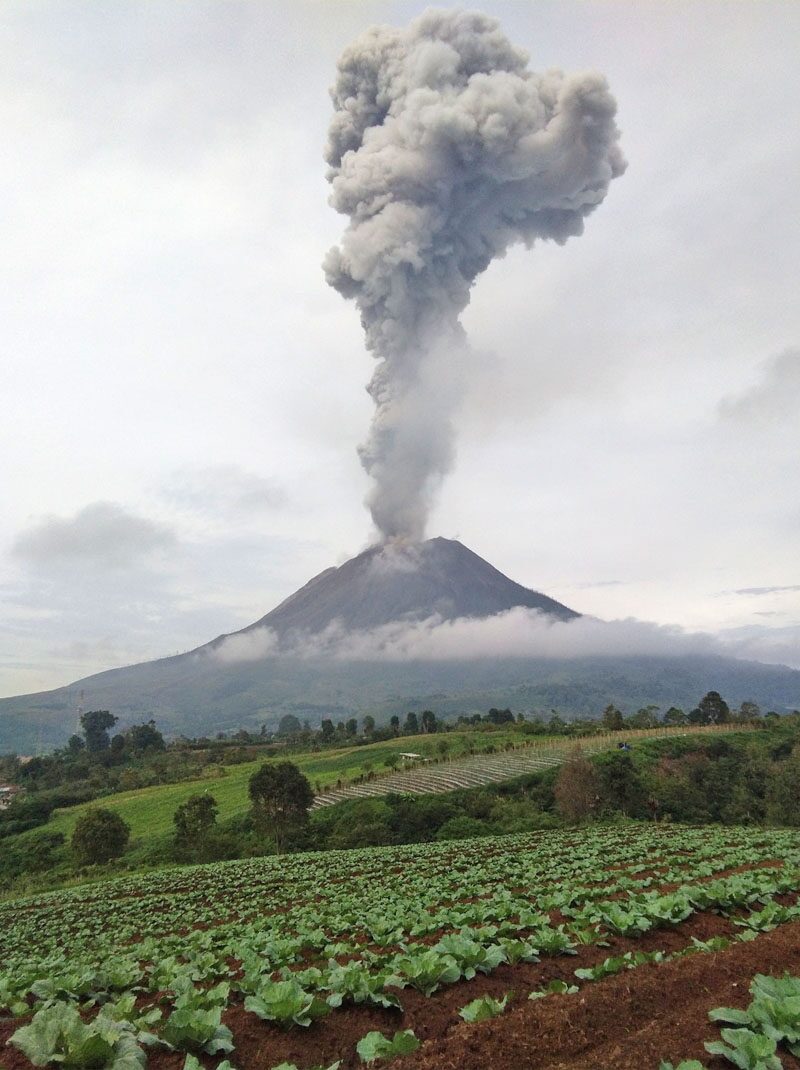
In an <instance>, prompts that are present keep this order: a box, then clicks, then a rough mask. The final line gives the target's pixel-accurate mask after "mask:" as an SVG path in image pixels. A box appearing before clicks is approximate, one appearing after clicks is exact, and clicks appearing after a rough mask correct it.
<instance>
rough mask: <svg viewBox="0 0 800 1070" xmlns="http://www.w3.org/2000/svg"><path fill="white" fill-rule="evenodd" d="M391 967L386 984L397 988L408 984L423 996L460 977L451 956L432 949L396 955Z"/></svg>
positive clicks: (459, 971)
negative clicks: (388, 980)
mask: <svg viewBox="0 0 800 1070" xmlns="http://www.w3.org/2000/svg"><path fill="white" fill-rule="evenodd" d="M392 965H393V975H392V977H391V978H390V982H388V983H393V984H396V985H397V986H398V987H405V985H407V984H409V985H411V986H412V987H413V988H416V989H417V990H418V991H419V992H422V994H423V995H425V996H429V995H430V994H431V993H432V992H435V991H436V990H437V988H440V987H441V986H442V985H448V984H452V983H453V981H457V980H458V979H459V978H460V977H461V970H460V969H459V967H458V964H457V962H456V960H455V959H454V958H453V957H452V955H443V954H440V953H439V952H438V951H434V950H433V949H430V950H427V951H418V952H416V953H412V954H405V955H398V956H397V958H396V959H395V960H394V963H393V964H392ZM395 975H396V976H395ZM473 976H474V974H473Z"/></svg>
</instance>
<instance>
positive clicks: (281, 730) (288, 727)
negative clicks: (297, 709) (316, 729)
mask: <svg viewBox="0 0 800 1070" xmlns="http://www.w3.org/2000/svg"><path fill="white" fill-rule="evenodd" d="M302 728H303V726H302V725H301V724H300V721H299V720H298V718H297V717H295V716H294V714H293V713H285V714H284V715H283V717H281V719H280V721H278V731H277V733H276V735H278V736H296V735H297V734H298V733H299V732H301V731H302Z"/></svg>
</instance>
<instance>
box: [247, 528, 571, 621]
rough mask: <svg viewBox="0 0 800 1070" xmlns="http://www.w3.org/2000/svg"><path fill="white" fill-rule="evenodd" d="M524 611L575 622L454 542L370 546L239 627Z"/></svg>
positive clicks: (550, 601)
mask: <svg viewBox="0 0 800 1070" xmlns="http://www.w3.org/2000/svg"><path fill="white" fill-rule="evenodd" d="M515 606H525V607H527V608H529V609H537V610H539V611H540V612H542V613H546V614H547V615H548V616H552V617H556V618H557V619H558V620H572V619H574V618H575V617H577V616H578V615H579V614H577V613H576V612H575V611H574V610H572V609H568V608H567V607H566V606H563V605H561V603H560V602H556V601H555V600H554V599H552V598H548V597H547V596H546V595H543V594H539V593H538V592H537V591H531V590H529V589H528V588H527V587H522V586H521V585H520V584H518V583H515V582H514V581H513V580H510V579H509V578H508V576H504V575H503V573H502V572H500V571H498V569H496V568H494V567H493V566H492V565H490V564H489V562H488V561H484V560H483V558H482V557H478V555H477V554H475V553H473V552H472V550H468V549H467V547H466V546H464V545H462V544H461V543H460V542H456V541H455V540H453V539H441V538H438V539H428V541H427V542H424V543H421V544H409V543H394V544H389V545H384V546H372V547H370V549H369V550H365V551H364V553H361V554H359V555H358V556H357V557H353V558H351V559H350V560H349V561H346V562H345V563H344V564H343V565H341V566H340V567H339V568H329V569H326V570H325V571H324V572H321V573H320V574H319V575H318V576H315V577H314V579H312V580H310V581H309V582H308V583H307V584H306V585H305V586H304V587H301V588H300V590H299V591H296V592H295V593H294V594H293V595H291V596H290V597H289V598H287V599H286V600H285V601H284V602H281V604H280V605H279V606H277V607H276V608H275V609H273V610H272V612H270V613H267V615H266V616H265V617H262V618H261V620H258V621H256V622H255V623H254V624H251V625H250V626H249V627H248V628H245V629H243V631H244V632H248V631H250V630H251V629H253V628H263V627H268V628H271V629H273V630H274V631H275V632H277V633H279V634H285V633H287V632H290V631H306V632H311V633H314V632H320V631H322V630H323V629H324V628H326V627H327V626H328V625H330V624H332V623H333V622H334V621H338V622H339V624H341V625H342V626H343V627H344V628H346V629H347V630H348V631H362V630H366V629H369V628H377V627H380V625H382V624H389V623H392V622H394V621H403V620H425V619H427V618H428V617H432V616H434V615H435V616H439V617H441V618H442V619H443V620H454V619H456V618H457V617H492V616H494V615H495V614H496V613H503V612H504V611H505V610H508V609H513V608H514V607H515Z"/></svg>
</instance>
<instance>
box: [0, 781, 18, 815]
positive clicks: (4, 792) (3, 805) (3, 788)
mask: <svg viewBox="0 0 800 1070" xmlns="http://www.w3.org/2000/svg"><path fill="white" fill-rule="evenodd" d="M19 792H20V788H19V787H18V785H16V784H0V810H7V809H8V808H9V806H10V805H11V804H12V802H13V801H14V799H15V798H16V796H17V795H18V794H19Z"/></svg>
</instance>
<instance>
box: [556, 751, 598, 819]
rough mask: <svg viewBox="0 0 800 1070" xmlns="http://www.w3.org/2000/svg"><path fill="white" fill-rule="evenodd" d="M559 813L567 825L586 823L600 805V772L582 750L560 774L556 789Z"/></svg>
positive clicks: (575, 753) (570, 755) (572, 757)
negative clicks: (598, 773)
mask: <svg viewBox="0 0 800 1070" xmlns="http://www.w3.org/2000/svg"><path fill="white" fill-rule="evenodd" d="M554 795H555V803H556V810H557V811H558V812H559V814H560V815H561V816H562V817H563V818H565V819H566V820H567V821H570V822H572V823H573V824H577V823H578V822H580V821H586V820H587V818H589V817H591V816H592V814H593V813H595V811H596V810H597V807H598V803H599V801H600V779H599V777H598V775H597V770H596V769H595V767H594V766H593V765H592V763H591V762H590V761H589V760H588V759H587V758H586V756H585V754H584V753H583V751H582V750H581V748H580V747H574V748H573V749H572V750H571V751H570V753H569V756H568V758H567V760H566V762H564V764H563V765H562V766H561V768H560V769H559V771H558V777H557V779H556V783H555V788H554Z"/></svg>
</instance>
